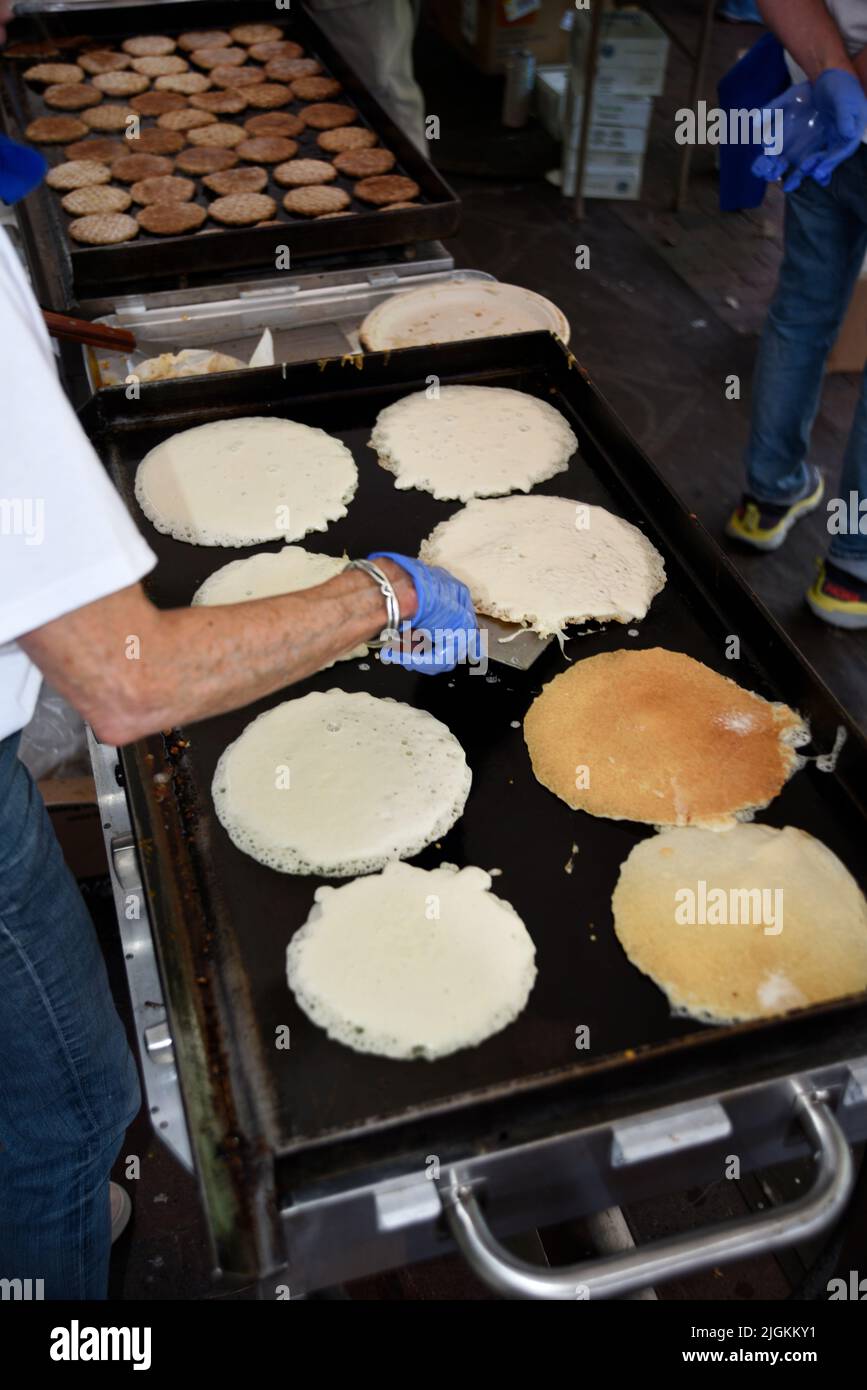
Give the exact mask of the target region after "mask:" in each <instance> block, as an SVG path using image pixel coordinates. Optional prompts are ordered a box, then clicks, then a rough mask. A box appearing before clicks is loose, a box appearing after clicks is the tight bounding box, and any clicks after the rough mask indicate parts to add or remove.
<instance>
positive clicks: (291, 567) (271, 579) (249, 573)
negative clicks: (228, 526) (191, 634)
mask: <svg viewBox="0 0 867 1390" xmlns="http://www.w3.org/2000/svg"><path fill="white" fill-rule="evenodd" d="M348 564H349V561H348V560H347V559H346V558H345V557H343V558H342V559H338V558H337V556H335V555H320V554H318V553H317V552H315V551H312V550H305V549H304V547H303V545H284V547H283V549H282V550H277V551H273V550H268V551H262V552H261V553H260V554H258V555H249V556H248V557H247V558H246V559H244V560H230V561H229V563H228V564H227V565H222V566H221V567H220V569H218V570H215V571H214V573H213V574H211V575H209V576H208V578H207V579H206V580H205V582H204V583H203V584H200V585H199V587H198V589H197V590H196V592H195V593H194V594H193V598H192V603H193V606H194V607H197V606H198V605H199V604H204V605H205V606H207V607H217V606H219V605H220V604H223V603H249V602H250V601H251V599H256V598H273V597H275V596H276V595H277V594H294V593H298V591H299V590H301V589H312V588H314V587H315V586H316V585H317V584H324V583H325V582H326V580H328V579H333V578H334V576H335V575H337V574H342V572H343V570H345V568H346V566H347V565H348ZM368 650H369V648H368V646H367V643H366V642H362V643H361V645H360V646H358V647H353V649H352V651H350V652H346V653H345V654H344V655H343V656H342V657H338V660H339V661H348V660H350V659H351V658H354V657H361V656H366V655H367V653H368ZM330 664H331V665H333V662H332V663H330Z"/></svg>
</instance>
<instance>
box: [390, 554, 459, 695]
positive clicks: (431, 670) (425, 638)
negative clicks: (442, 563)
mask: <svg viewBox="0 0 867 1390" xmlns="http://www.w3.org/2000/svg"><path fill="white" fill-rule="evenodd" d="M367 558H368V560H372V561H373V562H374V564H375V563H376V561H377V560H393V561H394V563H395V564H396V565H400V567H401V569H404V570H406V572H407V574H408V575H409V577H410V579H411V580H412V582H413V584H414V586H415V592H416V596H417V598H418V607H417V609H416V611H415V614H414V615H413V617H412V619H411V620H408V621H405V622H404V623H402V624H401V634H400V636H401V640H400V643H393V644H387V645H385V646H384V647H383V648H382V650H381V652H380V658H379V659H380V661H383V662H384V663H385V664H386V665H393V666H405V667H407V668H408V669H409V670H411V671H419V672H421V673H422V674H423V675H428V676H433V675H436V674H437V673H438V672H440V671H453V670H454V668H455V667H456V666H457V664H458V662H459V661H461V660H464V661H465V660H466V659H467V656H469V659H470V660H471V661H473V662H475V663H477V664H478V663H479V661H480V657H481V655H482V653H481V651H480V647H479V645H478V644H479V638H478V631H479V625H478V623H477V622H476V614H475V610H474V608H473V601H472V599H471V598H470V591H469V589H468V588H467V586H466V585H465V584H461V582H460V580H458V579H455V577H454V575H451V574H449V573H448V571H447V570H444V569H440V568H439V567H438V566H436V565H424V564H422V562H421V560H414V559H412V558H411V557H410V556H409V555H395V554H393V553H392V552H391V551H390V550H377V551H375V552H374V554H373V555H368V557H367Z"/></svg>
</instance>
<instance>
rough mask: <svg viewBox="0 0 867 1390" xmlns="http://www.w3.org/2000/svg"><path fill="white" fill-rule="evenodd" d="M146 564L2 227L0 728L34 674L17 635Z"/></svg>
mask: <svg viewBox="0 0 867 1390" xmlns="http://www.w3.org/2000/svg"><path fill="white" fill-rule="evenodd" d="M154 563H155V556H154V554H153V552H152V550H151V549H150V547H149V546H148V545H147V544H146V542H145V541H144V539H143V537H142V536H141V534H140V532H139V530H138V528H137V526H136V525H135V522H134V521H133V519H132V517H131V516H130V515H129V513H128V511H127V509H126V507H125V506H124V504H123V502H122V501H121V499H120V497H119V496H118V494H117V492H116V491H115V489H114V487H113V486H112V483H111V482H110V480H109V478H108V475H107V474H106V472H105V469H104V468H103V466H102V464H101V463H100V461H99V459H98V458H97V456H96V454H95V453H94V451H93V449H92V447H91V445H90V443H89V441H88V439H87V437H86V435H85V434H84V432H83V430H82V428H81V426H80V425H79V423H78V420H77V419H76V416H75V412H74V411H73V409H72V407H71V405H70V404H69V402H68V400H67V399H66V396H65V395H64V394H63V390H62V388H61V386H60V382H59V380H58V377H57V369H56V366H55V361H54V354H53V352H52V349H51V341H50V339H49V337H48V332H47V330H46V328H45V324H44V322H43V319H42V314H41V313H40V310H39V307H38V305H37V303H36V300H35V299H34V298H33V294H32V293H31V290H30V287H29V285H28V284H27V280H26V277H25V275H24V271H23V269H22V267H21V265H20V264H19V262H18V259H17V257H16V255H15V251H14V248H13V247H12V245H11V243H10V241H9V238H8V236H7V235H6V233H5V232H4V231H2V230H0V738H5V737H6V736H7V735H8V734H12V733H15V732H16V730H18V729H21V728H23V727H24V725H25V724H26V723H27V722H28V721H29V719H30V717H31V716H32V714H33V710H34V708H35V706H36V698H37V696H38V694H39V686H40V684H41V681H42V676H41V675H40V673H39V671H38V670H37V669H36V667H35V666H34V665H33V663H32V662H31V661H30V660H29V658H28V657H27V656H26V655H25V653H24V652H23V651H22V649H21V648H20V647H19V646H18V645H17V642H16V641H15V639H16V638H17V637H20V636H21V635H22V634H23V633H26V632H31V631H32V630H33V629H34V628H37V627H41V626H42V624H43V623H48V622H51V620H52V619H53V618H59V617H61V616H62V615H63V614H64V613H70V612H72V610H73V609H75V608H81V607H82V606H83V605H84V604H86V603H92V602H93V601H94V600H95V599H98V598H104V597H105V596H106V595H107V594H111V593H114V592H115V590H117V589H122V588H124V587H125V586H126V585H128V584H134V583H135V582H136V581H137V580H139V579H141V577H142V575H144V574H147V572H148V570H150V569H151V568H152V567H153V565H154Z"/></svg>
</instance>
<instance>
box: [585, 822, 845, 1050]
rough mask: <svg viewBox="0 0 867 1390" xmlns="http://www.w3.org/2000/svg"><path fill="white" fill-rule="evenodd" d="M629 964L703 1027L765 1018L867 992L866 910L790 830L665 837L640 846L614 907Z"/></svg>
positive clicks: (669, 833) (815, 849) (840, 873)
mask: <svg viewBox="0 0 867 1390" xmlns="http://www.w3.org/2000/svg"><path fill="white" fill-rule="evenodd" d="M612 908H613V912H614V929H615V931H616V933H617V938H618V940H619V941H620V944H621V946H622V947H623V949H624V951H625V952H626V954H627V956H628V957H629V959H630V960H631V961H632V963H633V965H635V966H637V967H638V969H639V970H641V971H643V972H644V974H645V975H649V976H650V978H651V979H652V980H653V982H654V984H656V985H658V986H659V988H660V989H661V990H663V991H664V993H665V994H666V995H667V996H668V1000H669V1002H670V1004H671V1007H672V1010H673V1011H674V1012H675V1013H677V1014H688V1015H690V1016H692V1017H693V1018H698V1019H701V1020H702V1021H703V1022H705V1023H732V1022H740V1021H742V1020H745V1019H751V1018H768V1017H770V1016H771V1015H773V1014H779V1013H784V1012H785V1011H786V1010H788V1009H797V1008H806V1007H807V1006H808V1005H810V1004H819V1003H822V1002H823V1001H824V1000H827V999H837V998H840V997H841V996H843V995H847V994H855V993H858V992H859V991H861V990H863V989H867V902H865V900H864V895H863V894H862V893H861V891H860V889H859V887H858V885H857V883H856V882H855V880H854V879H853V878H852V876H851V874H850V873H849V872H848V870H847V869H846V868H845V866H844V865H843V864H842V863H841V862H840V860H839V859H838V858H837V856H836V855H835V854H832V852H831V850H829V849H828V848H827V847H826V846H825V845H823V844H822V843H821V841H820V840H815V839H814V838H813V837H812V835H808V834H806V832H805V831H803V830H797V829H795V827H794V826H790V825H789V826H786V827H785V829H783V830H775V829H773V828H772V827H771V826H769V825H738V826H736V827H735V828H734V829H733V830H730V831H728V832H726V833H725V834H717V833H715V832H714V831H712V830H665V831H663V832H662V833H661V834H659V835H654V836H651V838H650V839H648V840H642V841H641V843H640V844H638V845H636V846H635V848H634V849H633V850H632V853H631V854H630V855H629V858H628V859H627V860H626V861H625V863H624V864H623V865H622V867H621V870H620V878H619V879H618V881H617V887H616V888H615V890H614V897H613V899H612Z"/></svg>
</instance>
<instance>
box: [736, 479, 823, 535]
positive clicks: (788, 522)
mask: <svg viewBox="0 0 867 1390" xmlns="http://www.w3.org/2000/svg"><path fill="white" fill-rule="evenodd" d="M824 494H825V481H824V479H823V478H820V479H819V486H818V487H817V488H816V489H815V491H813V492H811V493H810V495H809V496H808V497H802V498H801V500H800V502H793V503H792V505H791V507H790V508H789V510H788V511H787V512H786V514H785V516H782V517H780V520H779V521H778V522H777V524H776V526H769V527H761V526H759V525H758V519H759V515H760V513H759V509H758V507H757V506H756V504H755V503H754V502H748V503H747V507H746V511H745V513H744V515H743V517H739V516H738V514H737V512H732V514H731V516H730V517H729V520H728V522H727V524H726V535H727V536H731V537H732V539H733V540H737V541H742V542H743V543H744V544H745V545H751V546H752V547H753V549H754V550H779V548H780V546H781V545H782V544H783V541H784V540H785V539H786V536H787V535H788V534H789V532H790V531H791V529H792V527H793V526H794V525H795V524H796V522H798V521H800V520H801V519H802V518H803V517H805V516H807V514H808V513H809V512H812V511H815V510H816V508H817V507H818V505H819V503H820V502H821V500H822V498H823V496H824Z"/></svg>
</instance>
